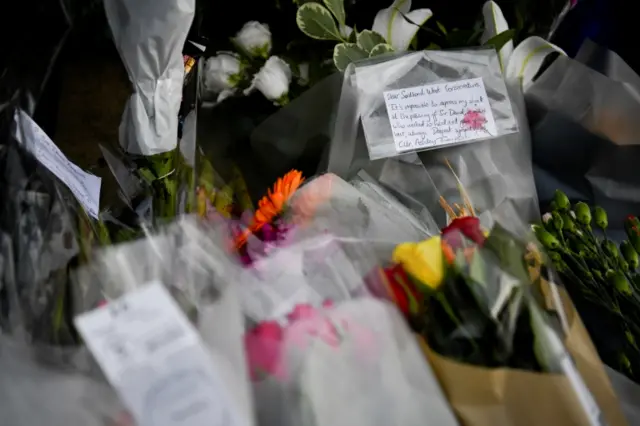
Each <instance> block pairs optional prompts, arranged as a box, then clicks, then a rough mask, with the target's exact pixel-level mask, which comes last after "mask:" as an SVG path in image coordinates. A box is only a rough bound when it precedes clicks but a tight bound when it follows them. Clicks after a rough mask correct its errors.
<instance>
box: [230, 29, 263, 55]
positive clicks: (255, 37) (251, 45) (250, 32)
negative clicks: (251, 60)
mask: <svg viewBox="0 0 640 426" xmlns="http://www.w3.org/2000/svg"><path fill="white" fill-rule="evenodd" d="M234 41H235V42H236V44H237V45H238V46H239V47H240V48H242V49H243V50H245V51H246V52H247V53H249V54H250V55H252V56H262V57H263V58H267V57H268V56H269V53H270V52H271V31H269V27H268V26H267V25H265V24H261V23H260V22H257V21H249V22H247V23H246V24H244V26H243V27H242V29H241V30H240V31H239V32H238V34H236V37H235V39H234Z"/></svg>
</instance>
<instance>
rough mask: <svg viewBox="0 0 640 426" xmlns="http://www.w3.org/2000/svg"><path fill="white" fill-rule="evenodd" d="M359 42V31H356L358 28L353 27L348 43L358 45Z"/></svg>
mask: <svg viewBox="0 0 640 426" xmlns="http://www.w3.org/2000/svg"><path fill="white" fill-rule="evenodd" d="M357 41H358V30H357V29H356V26H355V25H354V26H353V31H351V34H349V39H348V40H347V42H348V43H356V42H357Z"/></svg>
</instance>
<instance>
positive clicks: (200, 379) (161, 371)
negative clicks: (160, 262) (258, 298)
mask: <svg viewBox="0 0 640 426" xmlns="http://www.w3.org/2000/svg"><path fill="white" fill-rule="evenodd" d="M75 324H76V328H77V329H78V331H79V332H80V334H81V335H82V337H83V338H84V340H85V342H86V344H87V347H88V348H89V350H90V351H91V353H92V354H93V356H94V357H95V359H96V361H97V362H98V364H100V367H101V368H102V370H103V372H104V374H105V376H106V377H107V379H108V380H109V382H110V383H111V384H112V385H113V387H114V388H115V389H116V391H117V392H118V394H119V395H120V398H121V399H122V401H123V402H124V403H125V404H126V405H127V407H128V409H129V410H130V411H131V414H132V415H133V417H134V418H135V420H136V422H137V423H136V424H137V425H138V426H178V425H180V426H213V425H216V426H222V425H225V426H227V425H228V426H235V425H239V424H240V423H239V422H238V421H237V417H236V414H235V413H237V411H235V410H234V409H233V407H232V405H231V404H230V403H231V401H230V398H229V397H228V396H227V394H226V393H225V387H224V383H223V382H222V380H221V378H220V376H219V374H218V372H217V370H215V368H214V366H213V364H212V360H211V357H210V355H209V354H208V352H207V350H206V349H205V348H204V345H203V343H202V341H201V340H200V337H199V334H198V332H197V331H196V330H195V328H194V327H193V326H192V325H191V323H190V322H189V321H188V320H187V318H186V316H185V315H184V314H183V313H182V311H181V310H180V308H179V307H178V305H177V303H176V302H175V301H174V300H173V298H172V297H171V296H170V295H169V293H168V292H167V290H166V289H165V288H164V286H163V285H162V284H161V283H159V282H154V283H152V284H148V285H146V286H144V287H143V288H141V289H139V290H136V291H134V292H131V293H128V294H126V295H125V296H123V297H122V298H120V299H119V300H116V301H112V302H109V304H107V305H106V306H103V307H100V308H98V309H96V310H94V311H91V312H88V313H85V314H82V315H80V316H78V317H76V319H75Z"/></svg>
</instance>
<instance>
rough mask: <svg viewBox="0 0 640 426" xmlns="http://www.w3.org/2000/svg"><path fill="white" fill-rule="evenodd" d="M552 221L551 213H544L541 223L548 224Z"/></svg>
mask: <svg viewBox="0 0 640 426" xmlns="http://www.w3.org/2000/svg"><path fill="white" fill-rule="evenodd" d="M551 219H553V216H551V213H545V214H543V215H542V222H543V223H549V221H550V220H551Z"/></svg>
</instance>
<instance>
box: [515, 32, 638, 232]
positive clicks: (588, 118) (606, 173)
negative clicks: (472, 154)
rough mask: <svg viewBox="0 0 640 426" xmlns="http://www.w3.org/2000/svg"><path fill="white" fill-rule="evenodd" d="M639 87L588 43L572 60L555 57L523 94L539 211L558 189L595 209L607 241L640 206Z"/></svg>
mask: <svg viewBox="0 0 640 426" xmlns="http://www.w3.org/2000/svg"><path fill="white" fill-rule="evenodd" d="M568 75H571V76H572V77H571V78H568V77H567V76H568ZM639 80H640V78H639V77H638V75H637V73H635V72H634V71H633V70H632V69H631V68H630V67H629V65H628V64H626V63H625V62H624V61H623V60H622V59H621V58H620V57H619V56H618V55H616V54H615V53H614V52H611V51H609V50H607V49H604V48H602V47H600V46H596V45H594V44H593V43H591V42H588V43H586V44H585V45H584V46H583V48H582V49H581V51H580V53H579V54H578V55H577V57H576V59H575V60H574V59H570V58H568V57H565V56H559V57H558V58H557V59H556V60H555V61H554V62H553V64H551V65H550V66H549V68H548V69H546V70H545V71H544V72H542V73H541V74H540V76H539V78H538V79H537V80H536V81H535V82H534V83H533V84H532V85H531V87H530V88H529V89H528V90H527V91H526V92H525V96H526V101H527V108H528V110H529V111H530V118H531V123H532V127H531V129H532V130H531V131H532V136H533V159H534V166H535V172H536V185H537V187H538V193H539V195H540V201H541V204H543V205H546V204H548V203H550V202H551V200H552V197H553V193H554V191H555V190H556V189H561V190H562V191H563V192H565V193H566V194H567V195H568V196H569V198H570V199H571V200H572V201H574V200H575V201H578V200H580V201H587V202H589V204H592V205H599V206H601V207H602V208H604V209H605V210H606V211H607V212H608V216H609V223H610V224H611V226H610V232H611V234H610V235H612V236H613V238H615V239H618V238H619V236H622V235H623V232H622V231H623V230H622V226H621V224H622V223H623V222H624V219H625V218H626V216H627V215H628V214H629V213H633V212H636V211H638V207H639V205H640V192H639V191H638V182H639V181H638V177H637V175H636V173H635V169H636V164H637V163H638V160H639V158H638V155H637V149H636V148H635V147H636V146H637V144H638V138H637V135H638V134H639V132H640V125H639V123H638V120H637V119H636V117H637V116H638V114H639V113H640V82H639ZM608 231H609V230H608ZM616 234H618V235H616ZM619 239H622V238H619Z"/></svg>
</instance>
